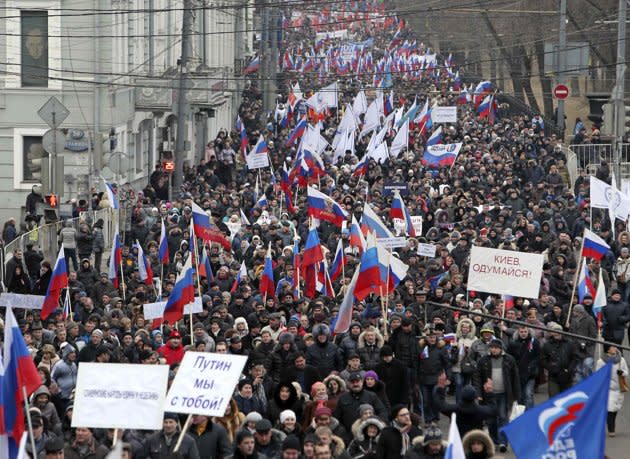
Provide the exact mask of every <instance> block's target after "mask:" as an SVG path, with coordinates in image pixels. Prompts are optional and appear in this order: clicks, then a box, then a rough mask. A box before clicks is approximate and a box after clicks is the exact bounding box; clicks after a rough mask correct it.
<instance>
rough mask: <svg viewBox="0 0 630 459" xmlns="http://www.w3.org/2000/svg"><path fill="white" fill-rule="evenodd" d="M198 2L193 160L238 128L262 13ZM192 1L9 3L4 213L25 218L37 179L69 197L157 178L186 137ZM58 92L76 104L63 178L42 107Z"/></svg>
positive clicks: (2, 12) (1, 9) (0, 183)
mask: <svg viewBox="0 0 630 459" xmlns="http://www.w3.org/2000/svg"><path fill="white" fill-rule="evenodd" d="M193 4H194V6H193V10H194V14H195V23H194V34H193V37H192V41H193V59H192V61H191V63H190V65H188V68H187V70H188V72H189V75H190V80H191V83H190V85H191V89H190V91H188V93H187V97H188V98H189V100H190V102H191V104H192V112H193V114H192V116H191V118H190V120H189V122H188V123H187V131H188V136H187V145H190V147H189V149H188V153H187V160H189V161H194V160H196V159H198V158H199V157H200V156H201V155H202V154H203V146H204V145H205V144H206V142H207V141H208V140H209V136H214V135H215V133H216V132H217V131H218V130H219V129H221V128H225V129H230V128H231V127H232V126H233V124H234V117H235V111H236V108H237V106H236V103H237V100H238V93H239V90H240V87H241V86H242V84H241V82H240V79H239V73H240V69H241V68H242V63H243V62H245V60H246V59H247V56H248V55H251V53H252V32H251V30H252V15H253V8H252V7H251V5H250V3H249V1H248V0H242V1H241V0H233V1H227V0H222V1H213V0H205V1H203V0H198V1H196V2H193ZM183 8H184V2H183V0H179V1H172V0H4V1H3V2H2V5H0V16H1V17H0V63H1V64H0V65H1V66H2V69H3V71H2V72H0V218H2V219H3V220H5V219H6V218H8V217H11V216H13V217H16V218H20V216H21V208H23V206H24V203H25V200H26V196H27V195H28V193H29V192H30V191H31V189H32V187H33V185H35V184H40V183H43V184H44V186H45V187H48V186H50V187H51V188H53V187H54V190H51V191H55V192H56V193H57V194H58V195H59V197H60V201H61V202H63V201H67V200H68V199H71V198H79V199H80V198H82V197H87V196H88V195H89V190H90V188H91V187H93V188H96V189H97V190H102V189H103V184H102V180H103V179H105V180H108V181H113V182H119V183H126V182H130V183H132V184H134V185H140V186H144V185H145V184H146V181H147V176H148V174H150V172H151V171H152V170H153V168H154V165H155V163H156V162H157V161H160V159H161V154H162V152H168V151H172V150H173V149H174V145H175V132H176V124H177V117H176V115H175V114H174V112H173V107H174V106H176V97H177V92H176V91H175V90H174V89H173V88H177V85H178V75H179V72H180V69H179V68H178V59H179V57H180V54H181V40H182V37H181V29H182V18H183ZM51 96H55V97H56V98H57V99H58V100H59V101H60V102H61V103H62V104H63V105H64V106H65V107H67V109H68V111H69V115H68V117H67V119H65V120H64V121H63V123H62V124H61V125H60V126H59V128H58V129H60V130H62V135H61V137H62V139H63V140H62V141H61V143H62V144H63V150H62V151H60V152H57V153H58V155H57V156H58V158H59V159H57V162H56V164H59V167H58V168H57V169H58V171H57V173H56V174H53V172H52V171H53V170H54V169H51V168H50V167H49V164H50V155H49V152H47V151H46V149H45V148H44V145H47V146H48V148H49V149H50V148H52V147H50V145H51V143H48V144H46V143H45V142H44V141H43V135H44V133H45V132H46V131H47V130H49V129H50V128H49V126H48V125H47V124H46V123H45V122H44V120H42V119H41V118H40V116H39V115H38V110H39V109H40V108H41V107H42V106H43V105H44V103H45V102H46V101H48V99H49V98H50V97H51ZM59 145H60V143H59V142H57V148H59ZM60 158H63V159H60ZM59 161H63V167H62V166H61V165H60V163H59ZM51 182H52V183H51Z"/></svg>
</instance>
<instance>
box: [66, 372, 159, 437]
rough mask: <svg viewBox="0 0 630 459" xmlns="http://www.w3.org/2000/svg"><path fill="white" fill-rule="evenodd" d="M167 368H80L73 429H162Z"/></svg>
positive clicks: (73, 413)
mask: <svg viewBox="0 0 630 459" xmlns="http://www.w3.org/2000/svg"><path fill="white" fill-rule="evenodd" d="M167 383H168V366H167V365H133V364H126V363H124V364H123V363H92V362H82V363H81V365H79V373H78V375H77V386H76V390H75V398H74V411H73V412H72V427H95V428H102V429H106V428H110V429H140V430H156V429H161V428H162V417H163V412H164V410H163V408H164V397H165V395H166V385H167Z"/></svg>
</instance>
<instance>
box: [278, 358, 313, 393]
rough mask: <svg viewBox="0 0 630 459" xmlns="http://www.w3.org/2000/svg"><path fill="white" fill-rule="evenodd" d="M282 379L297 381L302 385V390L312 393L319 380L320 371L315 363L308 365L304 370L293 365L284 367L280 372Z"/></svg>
mask: <svg viewBox="0 0 630 459" xmlns="http://www.w3.org/2000/svg"><path fill="white" fill-rule="evenodd" d="M280 380H282V381H297V382H298V383H299V384H300V386H301V387H302V392H304V393H305V394H310V393H311V388H312V387H313V384H315V383H316V382H317V381H319V380H320V379H319V372H318V371H317V368H315V367H314V366H313V365H306V367H305V368H304V370H299V369H297V368H295V366H293V365H291V366H290V367H287V368H285V369H284V371H283V372H282V373H281V374H280Z"/></svg>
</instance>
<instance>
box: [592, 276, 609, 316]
mask: <svg viewBox="0 0 630 459" xmlns="http://www.w3.org/2000/svg"><path fill="white" fill-rule="evenodd" d="M607 301H608V300H607V298H606V285H605V284H604V277H603V276H602V268H599V280H598V281H597V293H596V294H595V297H594V298H593V315H594V316H595V317H597V319H598V320H599V321H601V319H602V317H601V315H602V309H603V308H604V307H605V306H606V303H607Z"/></svg>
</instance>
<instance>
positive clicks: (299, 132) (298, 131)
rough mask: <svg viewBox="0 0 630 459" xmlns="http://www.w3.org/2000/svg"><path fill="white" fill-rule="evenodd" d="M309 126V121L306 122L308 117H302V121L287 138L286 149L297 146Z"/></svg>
mask: <svg viewBox="0 0 630 459" xmlns="http://www.w3.org/2000/svg"><path fill="white" fill-rule="evenodd" d="M307 126H308V121H306V116H302V118H300V120H299V121H298V122H297V123H296V124H295V127H294V128H293V130H292V131H291V133H290V134H289V136H288V137H287V141H286V143H285V147H290V146H291V145H293V144H295V143H296V142H297V141H298V139H300V138H301V137H302V136H303V135H304V131H306V127H307Z"/></svg>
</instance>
